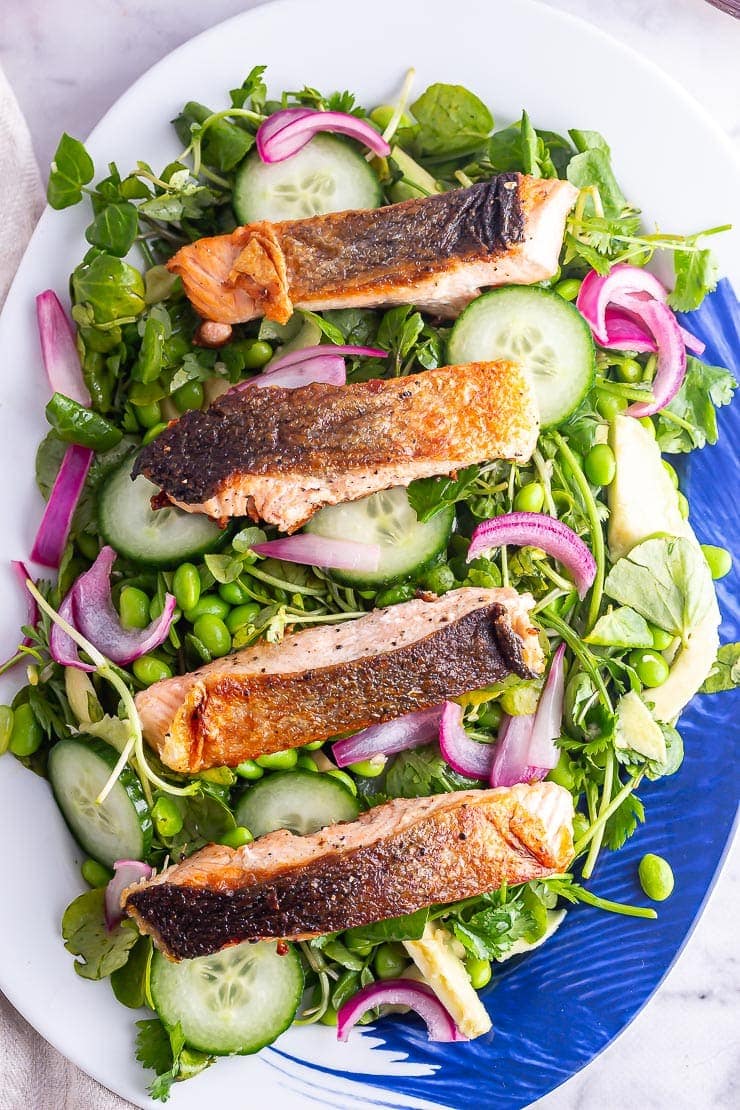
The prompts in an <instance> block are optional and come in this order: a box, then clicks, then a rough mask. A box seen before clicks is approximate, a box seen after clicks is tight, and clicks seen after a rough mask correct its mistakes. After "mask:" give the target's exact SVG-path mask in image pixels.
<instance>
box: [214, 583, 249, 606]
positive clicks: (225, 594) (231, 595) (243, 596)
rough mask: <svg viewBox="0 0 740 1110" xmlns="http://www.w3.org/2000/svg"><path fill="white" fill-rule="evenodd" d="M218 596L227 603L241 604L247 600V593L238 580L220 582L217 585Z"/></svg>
mask: <svg viewBox="0 0 740 1110" xmlns="http://www.w3.org/2000/svg"><path fill="white" fill-rule="evenodd" d="M218 596H219V597H220V598H221V599H222V600H223V601H225V602H226V604H227V605H243V604H244V603H245V602H247V601H249V594H248V593H247V591H246V590H245V589H244V587H243V586H240V585H239V583H238V582H222V583H221V585H220V586H219V587H218Z"/></svg>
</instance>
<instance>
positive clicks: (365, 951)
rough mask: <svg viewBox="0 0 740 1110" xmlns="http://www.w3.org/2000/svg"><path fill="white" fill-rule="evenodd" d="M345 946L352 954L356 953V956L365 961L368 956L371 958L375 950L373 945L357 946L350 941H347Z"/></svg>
mask: <svg viewBox="0 0 740 1110" xmlns="http://www.w3.org/2000/svg"><path fill="white" fill-rule="evenodd" d="M345 944H346V946H347V948H349V950H350V952H354V954H355V955H356V956H359V957H360V959H361V960H364V959H365V958H366V957H367V956H369V955H370V953H371V952H372V950H373V948H374V945H373V944H355V943H353V942H352V941H349V940H347V941H345Z"/></svg>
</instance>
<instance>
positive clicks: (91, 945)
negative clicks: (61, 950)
mask: <svg viewBox="0 0 740 1110" xmlns="http://www.w3.org/2000/svg"><path fill="white" fill-rule="evenodd" d="M62 936H63V937H64V947H65V948H66V949H67V951H68V952H71V953H72V955H73V956H80V957H81V959H79V960H75V971H76V972H77V974H78V975H80V976H81V977H82V978H83V979H105V977H106V976H108V975H110V974H111V972H113V971H115V970H116V968H119V967H123V965H124V964H125V963H126V960H127V959H128V957H129V952H130V950H131V949H132V948H133V946H134V945H135V944H136V941H137V940H138V939H139V933H138V931H137V929H136V926H135V925H134V923H133V922H132V921H125V922H123V923H122V924H120V925H116V927H115V928H114V929H111V930H110V931H109V930H108V928H107V927H106V924H105V888H104V887H101V888H99V889H97V890H88V891H86V892H85V893H84V894H81V895H80V896H79V898H75V900H74V902H72V903H70V905H69V906H67V908H66V910H65V911H64V916H63V917H62Z"/></svg>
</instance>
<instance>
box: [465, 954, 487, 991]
mask: <svg viewBox="0 0 740 1110" xmlns="http://www.w3.org/2000/svg"><path fill="white" fill-rule="evenodd" d="M465 970H466V971H467V973H468V976H469V978H470V985H471V987H472V988H473V989H474V990H476V991H479V990H482V989H483V987H485V986H486V985H487V984H488V983H490V982H491V961H490V960H482V959H481V960H479V959H476V957H475V956H468V958H467V960H466V961H465Z"/></svg>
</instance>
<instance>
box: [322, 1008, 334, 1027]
mask: <svg viewBox="0 0 740 1110" xmlns="http://www.w3.org/2000/svg"><path fill="white" fill-rule="evenodd" d="M338 1020H339V1015H338V1014H337V1011H336V1010H335V1009H334V1007H333V1006H327V1007H326V1009H325V1010H324V1013H323V1014H322V1015H321V1017H320V1018H319V1021H320V1023H321V1024H322V1025H332V1026H334V1025H336V1024H337V1021H338Z"/></svg>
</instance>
